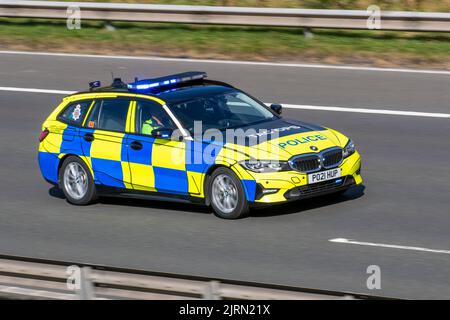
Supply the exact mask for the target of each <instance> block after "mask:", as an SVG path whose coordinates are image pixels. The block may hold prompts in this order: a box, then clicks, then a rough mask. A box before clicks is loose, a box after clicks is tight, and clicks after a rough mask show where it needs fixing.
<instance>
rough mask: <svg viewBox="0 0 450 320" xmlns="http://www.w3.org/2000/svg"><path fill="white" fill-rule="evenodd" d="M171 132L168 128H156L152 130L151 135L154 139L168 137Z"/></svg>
mask: <svg viewBox="0 0 450 320" xmlns="http://www.w3.org/2000/svg"><path fill="white" fill-rule="evenodd" d="M172 132H173V130H172V129H169V128H158V129H154V130H152V137H153V138H156V139H170V137H171V136H172Z"/></svg>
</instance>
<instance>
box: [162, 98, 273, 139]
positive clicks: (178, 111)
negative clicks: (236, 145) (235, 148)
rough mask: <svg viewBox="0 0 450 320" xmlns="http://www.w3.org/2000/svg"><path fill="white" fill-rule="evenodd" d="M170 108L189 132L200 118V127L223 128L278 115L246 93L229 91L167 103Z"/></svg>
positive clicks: (264, 119)
mask: <svg viewBox="0 0 450 320" xmlns="http://www.w3.org/2000/svg"><path fill="white" fill-rule="evenodd" d="M169 108H170V110H172V112H173V113H174V114H175V116H176V117H177V118H178V119H179V120H180V122H181V124H182V125H183V127H184V128H186V129H188V130H189V131H190V132H191V133H192V130H193V128H194V121H201V122H202V128H203V131H205V130H207V129H212V128H214V129H219V130H224V129H227V128H235V127H242V126H248V125H252V124H255V123H258V122H264V121H270V120H274V119H277V117H276V116H275V115H274V114H273V113H272V112H270V111H269V110H268V109H267V108H266V107H265V106H263V105H261V104H260V103H259V102H257V101H255V100H254V99H252V98H251V97H249V96H247V95H246V94H245V93H243V92H240V91H232V92H227V93H221V94H217V95H213V96H208V97H201V98H197V99H194V100H190V101H184V102H182V103H177V104H172V105H169Z"/></svg>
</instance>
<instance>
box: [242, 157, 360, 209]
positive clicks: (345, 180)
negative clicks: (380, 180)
mask: <svg viewBox="0 0 450 320" xmlns="http://www.w3.org/2000/svg"><path fill="white" fill-rule="evenodd" d="M339 168H341V177H340V178H338V179H333V180H329V181H324V182H320V183H315V184H308V176H307V174H304V173H301V172H297V171H284V172H276V173H253V172H252V173H251V176H252V178H253V179H254V181H255V182H256V184H255V186H256V187H255V189H256V190H255V192H254V198H253V199H248V200H249V202H251V203H253V204H255V205H256V204H270V203H282V202H287V201H292V200H296V199H304V198H310V197H316V196H321V195H324V194H329V193H334V192H339V191H341V190H345V189H347V188H349V187H350V186H352V185H360V184H362V182H363V180H362V177H361V156H360V155H359V153H358V152H355V153H354V154H352V155H351V156H350V157H348V158H346V159H344V161H343V162H342V163H341V165H340V166H339ZM247 173H248V172H247ZM246 179H248V176H247V178H246ZM339 180H341V181H339Z"/></svg>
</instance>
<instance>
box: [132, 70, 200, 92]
mask: <svg viewBox="0 0 450 320" xmlns="http://www.w3.org/2000/svg"><path fill="white" fill-rule="evenodd" d="M206 77H207V74H206V72H202V71H189V72H183V73H178V74H172V75H170V76H165V77H160V78H154V79H145V80H139V81H135V82H133V83H129V84H128V89H129V90H137V91H145V90H151V89H154V88H159V87H166V86H173V85H176V84H179V83H186V82H190V81H195V80H201V79H204V78H206Z"/></svg>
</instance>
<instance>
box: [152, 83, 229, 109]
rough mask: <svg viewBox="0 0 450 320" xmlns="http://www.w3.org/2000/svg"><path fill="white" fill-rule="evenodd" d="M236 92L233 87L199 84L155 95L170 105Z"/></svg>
mask: <svg viewBox="0 0 450 320" xmlns="http://www.w3.org/2000/svg"><path fill="white" fill-rule="evenodd" d="M235 90H236V89H234V88H232V87H226V86H221V85H214V84H213V85H211V84H199V85H193V86H186V87H179V88H175V89H172V90H167V91H163V92H160V93H157V94H154V95H155V96H156V97H158V98H160V99H162V100H164V101H165V102H166V103H168V104H173V103H179V102H182V101H188V100H193V99H195V98H198V97H206V96H211V95H217V94H221V93H226V92H231V91H235Z"/></svg>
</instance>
